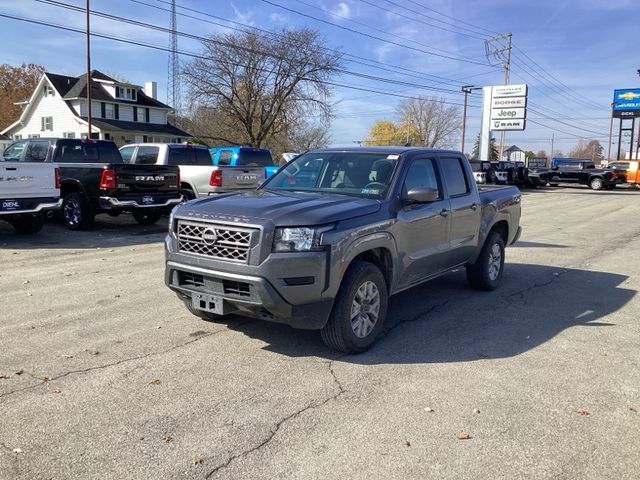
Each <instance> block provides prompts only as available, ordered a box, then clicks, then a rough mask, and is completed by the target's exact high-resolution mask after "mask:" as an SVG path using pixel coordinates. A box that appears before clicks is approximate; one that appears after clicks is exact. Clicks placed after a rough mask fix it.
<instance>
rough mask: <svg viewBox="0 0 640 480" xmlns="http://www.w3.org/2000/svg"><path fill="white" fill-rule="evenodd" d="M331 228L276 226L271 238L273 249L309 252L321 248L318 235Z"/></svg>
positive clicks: (276, 250)
mask: <svg viewBox="0 0 640 480" xmlns="http://www.w3.org/2000/svg"><path fill="white" fill-rule="evenodd" d="M332 228H333V227H332V226H329V227H321V228H311V227H296V228H276V232H275V235H274V238H273V251H274V252H309V251H312V250H322V246H321V245H320V237H321V235H322V233H324V232H326V231H328V230H331V229H332Z"/></svg>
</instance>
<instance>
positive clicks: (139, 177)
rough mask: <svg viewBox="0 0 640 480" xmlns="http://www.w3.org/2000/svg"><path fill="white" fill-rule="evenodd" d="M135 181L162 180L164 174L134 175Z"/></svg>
mask: <svg viewBox="0 0 640 480" xmlns="http://www.w3.org/2000/svg"><path fill="white" fill-rule="evenodd" d="M136 181H137V182H144V181H149V182H163V181H164V175H136Z"/></svg>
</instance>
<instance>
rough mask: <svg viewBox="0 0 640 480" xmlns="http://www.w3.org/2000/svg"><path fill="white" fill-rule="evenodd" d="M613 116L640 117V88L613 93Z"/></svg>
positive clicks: (624, 89) (619, 90)
mask: <svg viewBox="0 0 640 480" xmlns="http://www.w3.org/2000/svg"><path fill="white" fill-rule="evenodd" d="M613 116H614V117H618V118H624V117H640V88H623V89H618V90H614V91H613Z"/></svg>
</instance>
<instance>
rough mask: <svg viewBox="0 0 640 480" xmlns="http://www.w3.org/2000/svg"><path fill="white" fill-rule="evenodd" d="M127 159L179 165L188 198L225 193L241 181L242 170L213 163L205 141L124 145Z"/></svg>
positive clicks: (143, 163) (183, 192) (127, 160)
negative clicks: (197, 142) (196, 143)
mask: <svg viewBox="0 0 640 480" xmlns="http://www.w3.org/2000/svg"><path fill="white" fill-rule="evenodd" d="M120 154H121V155H122V158H123V160H124V161H125V163H131V164H136V165H175V166H177V167H178V168H179V169H180V188H181V190H180V191H181V193H182V195H183V197H184V199H185V200H192V199H194V198H197V197H207V196H209V195H212V194H218V193H222V192H223V191H226V189H232V188H234V185H236V186H237V185H238V184H239V182H238V176H241V175H246V173H244V172H243V171H242V170H239V169H236V168H233V169H230V168H225V167H217V166H215V165H213V161H212V159H211V155H210V154H209V150H208V149H207V147H205V146H204V145H194V144H189V143H140V144H129V145H125V146H124V147H120Z"/></svg>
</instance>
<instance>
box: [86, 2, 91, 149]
mask: <svg viewBox="0 0 640 480" xmlns="http://www.w3.org/2000/svg"><path fill="white" fill-rule="evenodd" d="M87 126H88V128H89V132H88V134H87V139H89V140H91V10H90V8H89V0H87Z"/></svg>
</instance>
